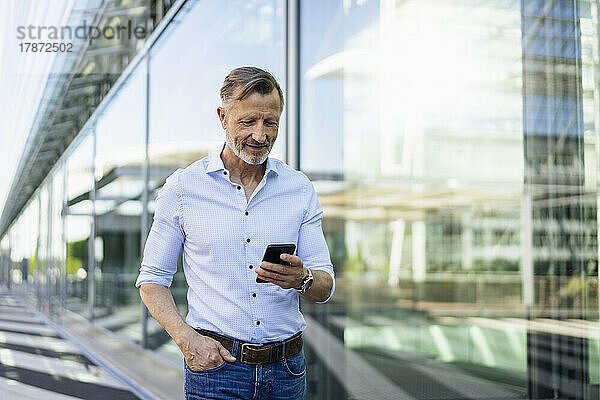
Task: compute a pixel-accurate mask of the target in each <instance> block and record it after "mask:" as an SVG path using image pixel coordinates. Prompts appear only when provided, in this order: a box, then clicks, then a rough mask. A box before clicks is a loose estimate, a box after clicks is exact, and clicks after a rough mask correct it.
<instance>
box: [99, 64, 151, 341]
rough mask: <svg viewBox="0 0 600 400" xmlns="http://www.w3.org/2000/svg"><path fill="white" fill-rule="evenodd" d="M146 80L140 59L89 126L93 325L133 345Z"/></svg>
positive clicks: (137, 304) (137, 333) (137, 326)
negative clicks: (93, 147)
mask: <svg viewBox="0 0 600 400" xmlns="http://www.w3.org/2000/svg"><path fill="white" fill-rule="evenodd" d="M146 81H147V74H146V60H145V59H142V60H141V61H140V62H139V63H138V65H137V66H136V67H135V69H134V70H133V72H132V73H131V74H130V75H129V76H128V77H127V79H126V80H125V82H124V83H123V84H122V86H121V87H120V88H119V90H118V92H116V94H115V96H114V97H113V98H112V99H111V100H110V102H109V103H108V105H107V106H106V107H105V108H104V110H103V111H102V113H101V114H100V115H99V116H98V119H97V122H96V126H95V127H96V129H95V134H96V152H95V158H94V174H95V179H96V188H95V189H96V191H95V198H94V202H95V215H94V218H95V224H94V228H95V236H94V262H95V268H96V278H97V279H96V282H95V288H96V300H95V307H94V308H95V310H96V311H95V314H96V315H95V317H96V319H95V323H96V325H99V326H102V327H103V328H106V329H108V330H111V331H113V332H116V333H117V334H119V335H121V336H123V337H125V338H127V339H128V340H131V341H134V342H136V343H140V342H141V326H140V323H139V318H140V297H139V293H138V290H137V289H136V288H135V286H134V283H135V279H136V277H137V274H138V270H139V265H140V255H141V235H140V229H141V217H142V213H143V207H144V205H143V197H144V196H143V192H144V168H145V157H146V147H145V144H146Z"/></svg>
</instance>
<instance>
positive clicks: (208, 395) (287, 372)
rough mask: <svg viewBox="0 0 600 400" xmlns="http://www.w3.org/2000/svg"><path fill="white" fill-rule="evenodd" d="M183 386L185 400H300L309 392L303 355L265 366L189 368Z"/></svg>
mask: <svg viewBox="0 0 600 400" xmlns="http://www.w3.org/2000/svg"><path fill="white" fill-rule="evenodd" d="M237 344H238V343H237V341H236V345H237ZM184 385H185V386H184V387H185V398H186V400H206V399H211V400H217V399H218V400H229V399H244V400H267V399H268V400H301V399H304V395H305V392H306V360H305V359H304V351H300V353H298V354H296V355H293V356H291V357H288V358H285V359H283V360H281V361H277V362H274V363H270V364H262V365H249V364H242V363H241V362H240V361H239V359H237V360H236V361H235V362H234V363H229V362H227V361H224V362H223V364H221V365H219V366H217V367H215V368H210V369H207V370H202V371H192V370H191V369H189V368H188V366H187V365H186V366H185V383H184Z"/></svg>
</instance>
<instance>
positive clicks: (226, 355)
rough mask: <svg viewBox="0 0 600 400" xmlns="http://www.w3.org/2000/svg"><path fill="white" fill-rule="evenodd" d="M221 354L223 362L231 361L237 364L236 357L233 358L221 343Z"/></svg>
mask: <svg viewBox="0 0 600 400" xmlns="http://www.w3.org/2000/svg"><path fill="white" fill-rule="evenodd" d="M219 354H221V357H223V360H225V361H229V362H235V357H234V356H232V355H231V353H230V352H229V350H227V349H226V348H225V347H223V345H222V344H220V343H219Z"/></svg>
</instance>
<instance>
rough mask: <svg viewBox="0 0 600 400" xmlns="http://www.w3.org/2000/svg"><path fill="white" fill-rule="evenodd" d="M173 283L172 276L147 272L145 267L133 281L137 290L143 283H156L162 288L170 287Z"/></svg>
mask: <svg viewBox="0 0 600 400" xmlns="http://www.w3.org/2000/svg"><path fill="white" fill-rule="evenodd" d="M172 282H173V275H158V274H155V273H153V272H151V271H148V270H147V268H146V267H142V268H141V269H140V274H139V275H138V277H137V280H136V281H135V287H137V288H139V287H140V286H141V285H143V284H144V283H157V284H159V285H163V286H164V287H167V288H168V287H171V283H172Z"/></svg>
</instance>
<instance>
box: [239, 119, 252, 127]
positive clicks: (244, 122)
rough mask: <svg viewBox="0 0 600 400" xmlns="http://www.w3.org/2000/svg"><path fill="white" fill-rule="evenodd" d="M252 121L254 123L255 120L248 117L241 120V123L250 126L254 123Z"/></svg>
mask: <svg viewBox="0 0 600 400" xmlns="http://www.w3.org/2000/svg"><path fill="white" fill-rule="evenodd" d="M252 123H253V121H251V120H248V119H245V120H242V121H240V124H242V125H244V126H250V125H252Z"/></svg>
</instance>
